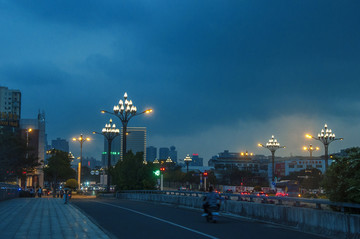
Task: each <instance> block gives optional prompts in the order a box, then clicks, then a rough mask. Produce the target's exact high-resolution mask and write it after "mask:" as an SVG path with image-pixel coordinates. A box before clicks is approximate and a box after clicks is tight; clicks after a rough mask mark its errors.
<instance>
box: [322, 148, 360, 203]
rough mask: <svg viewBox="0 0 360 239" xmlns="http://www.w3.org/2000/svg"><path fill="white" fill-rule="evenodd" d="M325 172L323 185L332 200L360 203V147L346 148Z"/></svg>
mask: <svg viewBox="0 0 360 239" xmlns="http://www.w3.org/2000/svg"><path fill="white" fill-rule="evenodd" d="M345 152H346V153H347V156H345V157H336V158H335V162H334V163H332V164H331V165H330V167H329V169H328V170H327V171H326V173H325V177H324V180H323V182H322V186H323V187H324V189H325V193H326V195H327V196H328V198H329V199H330V200H331V201H338V202H351V203H360V148H359V147H354V148H349V149H346V150H345Z"/></svg>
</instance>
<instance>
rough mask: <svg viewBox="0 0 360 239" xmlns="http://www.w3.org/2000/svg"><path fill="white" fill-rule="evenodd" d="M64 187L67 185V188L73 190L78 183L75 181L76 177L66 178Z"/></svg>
mask: <svg viewBox="0 0 360 239" xmlns="http://www.w3.org/2000/svg"><path fill="white" fill-rule="evenodd" d="M65 187H68V188H70V189H72V190H75V189H77V187H78V183H77V181H76V179H73V178H72V179H68V180H67V181H66V183H65Z"/></svg>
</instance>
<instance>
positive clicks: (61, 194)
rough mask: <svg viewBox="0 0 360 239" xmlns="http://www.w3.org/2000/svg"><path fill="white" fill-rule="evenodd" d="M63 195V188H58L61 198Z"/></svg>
mask: <svg viewBox="0 0 360 239" xmlns="http://www.w3.org/2000/svg"><path fill="white" fill-rule="evenodd" d="M63 196H64V190H63V189H61V190H60V197H61V198H63Z"/></svg>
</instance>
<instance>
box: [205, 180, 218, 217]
mask: <svg viewBox="0 0 360 239" xmlns="http://www.w3.org/2000/svg"><path fill="white" fill-rule="evenodd" d="M220 200H221V197H220V195H219V194H218V193H216V192H214V188H213V187H212V186H210V187H209V193H208V194H207V195H206V197H205V199H204V204H203V208H204V214H203V215H202V216H204V217H205V216H207V215H208V213H209V209H210V208H211V209H212V210H216V211H218V210H219V209H220V203H218V201H219V202H220Z"/></svg>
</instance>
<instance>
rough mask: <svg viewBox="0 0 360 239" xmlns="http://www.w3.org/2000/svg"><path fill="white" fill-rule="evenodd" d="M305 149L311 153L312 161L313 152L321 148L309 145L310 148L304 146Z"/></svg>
mask: <svg viewBox="0 0 360 239" xmlns="http://www.w3.org/2000/svg"><path fill="white" fill-rule="evenodd" d="M303 149H304V150H305V151H309V152H310V159H311V158H312V152H313V151H318V150H319V149H320V148H319V147H313V146H312V144H310V145H309V147H306V146H304V147H303Z"/></svg>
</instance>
